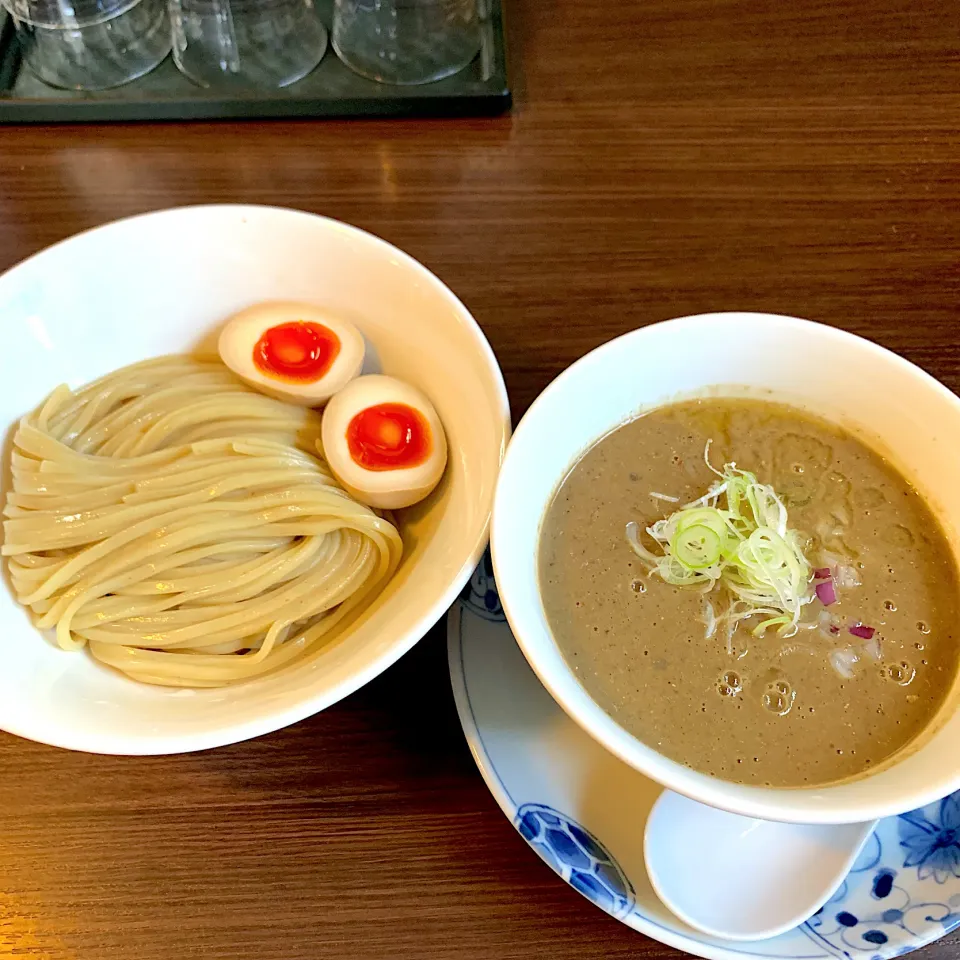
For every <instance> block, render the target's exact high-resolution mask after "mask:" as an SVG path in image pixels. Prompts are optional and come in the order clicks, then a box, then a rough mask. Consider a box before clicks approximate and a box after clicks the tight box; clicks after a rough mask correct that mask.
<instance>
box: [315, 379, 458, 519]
mask: <svg viewBox="0 0 960 960" xmlns="http://www.w3.org/2000/svg"><path fill="white" fill-rule="evenodd" d="M382 403H403V404H406V405H407V406H410V407H413V408H414V409H415V410H416V411H418V412H419V413H420V415H421V416H422V417H423V419H424V420H425V421H426V422H427V426H428V427H429V429H430V436H431V440H432V443H431V449H430V454H429V455H428V457H427V459H426V460H425V461H424V462H423V463H421V464H418V465H417V466H415V467H400V468H398V469H396V470H367V469H366V468H365V467H362V466H360V464H358V463H357V462H356V461H355V460H354V459H353V457H352V456H351V455H350V448H349V446H348V445H347V427H348V426H349V425H350V421H351V420H353V418H354V417H355V416H356V415H357V414H358V413H360V412H361V411H363V410H366V409H367V408H368V407H374V406H378V405H379V404H382ZM320 432H321V440H322V443H323V454H324V456H325V457H326V460H327V463H328V464H329V466H330V469H331V470H332V471H333V473H334V474H335V475H336V477H337V479H338V480H339V481H340V483H341V484H342V485H343V486H344V488H345V489H346V490H347V492H348V493H349V494H350V495H351V496H352V497H354V498H355V499H357V500H359V501H360V502H361V503H365V504H367V505H368V506H371V507H377V508H379V509H381V510H398V509H400V508H401V507H409V506H410V505H411V504H414V503H417V502H418V501H420V500H422V499H423V498H424V497H426V496H427V495H428V494H429V493H430V492H431V491H432V490H433V488H434V487H435V486H436V485H437V484H438V483H439V482H440V478H441V477H442V476H443V470H444V467H445V466H446V463H447V438H446V436H445V434H444V432H443V424H441V423H440V418H439V417H438V416H437V411H436V410H435V409H434V407H433V404H432V403H431V402H430V401H429V400H428V399H427V397H426V396H424V394H423V393H421V392H420V391H419V390H418V389H417V388H416V387H412V386H411V385H410V384H409V383H404V382H403V381H402V380H397V379H395V378H394V377H386V376H382V375H379V374H376V375H371V376H366V377H358V378H357V379H356V380H352V381H351V382H350V383H348V384H347V386H346V387H344V389H343V390H341V391H340V392H339V393H338V394H337V395H336V396H334V397H333V398H332V399H331V400H330V402H329V403H328V404H327V406H326V409H325V410H324V411H323V421H322V423H321V428H320Z"/></svg>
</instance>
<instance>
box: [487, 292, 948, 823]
mask: <svg viewBox="0 0 960 960" xmlns="http://www.w3.org/2000/svg"><path fill="white" fill-rule="evenodd" d="M743 319H749V320H751V321H757V320H761V321H764V322H772V323H777V324H780V325H781V328H782V329H784V330H790V331H792V332H794V333H797V332H799V333H800V335H805V334H809V333H810V332H816V333H818V334H820V335H822V336H825V337H827V338H832V339H833V340H834V342H836V343H838V344H842V345H845V346H848V347H849V346H855V347H856V348H857V349H860V350H866V351H867V352H868V353H871V354H872V355H873V356H874V357H875V358H876V359H877V360H879V361H880V362H882V363H885V364H892V365H894V366H897V367H899V368H900V369H901V370H902V371H904V372H905V373H908V374H909V375H910V376H911V377H913V378H915V379H916V380H917V381H918V382H919V383H921V384H922V385H923V387H924V388H925V389H927V390H930V391H931V392H933V393H934V394H935V395H936V396H938V397H939V398H940V400H941V401H943V402H945V403H949V404H951V405H953V406H954V407H956V408H957V409H960V397H958V396H957V395H956V394H954V393H953V392H952V391H951V390H949V389H948V388H947V387H946V386H945V385H944V384H942V383H941V382H940V381H939V380H937V379H936V378H935V377H933V376H932V375H931V374H929V373H927V371H925V370H923V369H922V368H921V367H919V366H917V365H916V364H914V363H912V362H910V361H909V360H907V359H906V358H905V357H902V356H900V355H899V354H898V353H895V352H894V351H892V350H889V349H887V348H886V347H883V346H881V345H880V344H878V343H875V342H874V341H872V340H869V339H867V338H866V337H862V336H860V335H858V334H855V333H851V332H850V331H847V330H844V329H842V328H839V327H834V326H831V325H829V324H824V323H818V322H816V321H813V320H805V319H802V318H800V317H793V316H788V315H782V314H772V313H762V312H757V311H737V310H731V311H720V312H716V313H700V314H691V315H689V316H684V317H676V318H673V319H667V320H660V321H656V322H654V323H650V324H646V325H644V326H642V327H638V328H636V329H634V330H630V331H628V332H627V333H624V334H621V335H620V336H617V337H615V338H614V339H612V340H608V341H606V342H605V343H602V344H600V345H599V346H597V347H595V348H594V349H593V350H590V351H589V352H588V353H586V354H584V355H583V356H581V357H580V358H578V359H577V360H576V361H574V362H573V363H572V364H570V366H568V367H566V368H565V369H564V370H563V371H561V373H559V374H558V375H557V377H556V378H554V380H552V381H551V382H550V383H549V384H548V385H547V386H546V387H545V388H544V389H543V391H542V392H541V393H540V394H539V395H538V396H537V397H536V399H535V400H534V401H533V403H532V404H531V405H530V406H529V407H528V408H527V410H526V412H525V413H524V415H523V417H522V418H521V420H520V422H519V423H518V424H517V426H516V428H515V430H514V433H513V437H512V439H511V441H510V445H509V447H508V449H507V455H506V457H505V458H504V461H503V463H502V464H501V469H500V475H499V477H498V479H497V488H496V491H495V492H494V501H493V516H492V520H491V528H490V529H491V542H490V547H491V550H490V552H491V559H492V562H493V569H494V577H495V579H496V582H497V590H498V594H499V596H500V602H501V605H502V607H503V611H504V614H505V615H506V618H507V622H508V623H509V624H510V628H511V630H512V631H513V634H514V637H515V638H516V640H517V644H518V646H519V647H520V649H521V650H522V651H523V654H524V657H525V658H526V659H527V662H528V663H529V664H530V667H531V668H532V669H533V671H534V673H535V674H536V675H537V677H538V679H539V680H540V682H541V683H542V684H543V685H544V687H545V688H546V689H547V691H548V692H549V693H550V695H551V696H552V697H553V698H554V700H555V701H556V702H557V703H558V704H559V705H560V707H561V708H562V709H563V710H564V712H565V713H567V715H568V716H569V717H570V718H571V719H572V720H574V722H576V723H577V724H578V725H579V726H580V727H581V728H582V729H583V730H584V731H585V732H586V733H587V734H589V735H590V736H591V737H592V738H593V739H594V740H596V741H597V742H598V743H600V744H601V745H602V746H603V747H604V748H605V749H606V750H608V751H610V752H611V753H612V754H614V755H615V756H616V757H618V758H619V759H620V760H622V761H623V762H624V763H627V764H628V765H629V766H631V767H633V768H634V769H635V770H638V771H639V772H640V773H642V774H643V775H644V776H647V777H649V778H650V779H652V780H655V781H657V782H658V783H659V784H661V785H662V786H663V787H664V788H665V789H669V790H673V791H675V792H676V793H680V794H682V795H684V796H686V797H688V798H689V799H691V800H696V801H699V802H701V803H704V804H707V805H708V806H712V807H716V808H718V809H721V810H725V811H727V812H729V813H734V814H740V815H742V816H746V817H754V818H757V819H766V820H779V821H784V822H792V823H810V824H841V823H853V822H859V821H868V820H876V819H882V818H884V817H888V816H895V815H898V814H901V813H904V812H906V811H909V810H914V809H918V808H920V807H923V806H926V805H927V804H929V803H933V802H935V801H936V800H939V799H940V798H942V797H944V796H948V795H949V794H951V793H954V792H955V791H957V790H958V789H960V763H958V764H957V766H956V768H955V769H954V770H953V771H952V772H949V771H948V772H946V773H945V774H944V775H943V776H942V777H938V778H937V779H936V780H934V781H932V782H930V783H924V784H918V785H914V786H912V788H911V789H909V790H901V791H898V792H896V793H895V794H889V795H885V796H881V797H879V798H877V799H872V800H868V801H864V800H855V799H850V798H844V799H842V800H840V801H837V800H832V801H830V802H829V803H823V804H821V805H819V806H815V805H811V804H809V802H808V800H809V799H810V798H812V797H814V796H817V797H818V798H820V797H822V795H823V794H824V793H827V792H829V791H831V790H832V789H835V788H838V787H840V786H841V784H836V785H834V784H827V785H825V786H821V787H809V788H776V787H761V786H752V785H741V784H736V783H734V782H733V781H726V780H721V779H719V778H713V777H710V776H708V775H707V774H703V773H701V772H700V771H698V770H694V769H693V768H689V767H686V766H684V765H682V764H680V763H678V762H676V761H671V760H670V758H668V757H666V756H665V755H664V754H662V753H659V752H658V751H656V750H655V749H654V748H652V747H649V746H647V745H646V744H644V743H643V742H642V741H641V740H640V739H639V738H637V737H634V736H633V735H632V734H630V733H628V732H627V731H626V730H625V729H624V728H623V727H621V726H619V724H617V723H616V721H615V720H613V718H612V717H610V715H609V714H607V713H606V711H604V710H603V708H602V707H600V706H599V704H597V703H596V701H594V700H593V698H592V697H591V696H590V694H589V693H587V691H586V689H585V688H584V687H583V686H582V684H580V682H579V681H578V680H577V678H576V676H575V674H574V673H573V671H572V670H570V669H569V668H568V667H566V666H565V665H564V667H563V671H564V672H565V675H564V676H563V677H562V679H561V677H560V676H559V674H560V673H561V671H552V670H551V669H550V668H549V667H548V666H547V665H546V664H544V663H543V662H542V661H541V660H540V659H539V656H538V645H537V642H536V641H534V640H532V639H531V636H530V633H529V632H528V629H530V630H531V632H532V630H533V629H535V628H533V625H532V624H531V623H530V617H529V615H527V614H524V613H523V612H522V611H521V610H520V609H519V607H518V605H515V603H514V599H515V598H514V595H513V584H512V581H511V577H510V575H509V574H508V573H507V572H506V570H505V569H504V567H505V563H504V560H503V557H502V556H501V555H500V554H499V550H498V541H499V539H500V537H499V535H498V530H499V529H500V528H501V527H502V526H506V524H507V520H506V517H505V514H506V513H507V512H508V510H509V508H508V507H507V506H506V505H505V504H506V502H507V498H508V497H509V493H508V488H507V484H508V483H509V482H510V481H511V479H512V475H513V472H514V470H513V467H512V463H513V460H514V459H515V458H516V457H517V456H518V454H517V450H519V449H520V448H521V446H522V445H523V444H524V443H525V438H526V437H527V435H528V433H530V432H531V431H533V430H534V429H537V426H538V425H537V424H535V422H534V421H535V420H536V418H537V417H538V415H539V410H540V409H542V408H543V406H545V404H546V402H547V400H548V399H551V398H552V397H553V396H554V395H555V394H558V393H562V392H566V391H567V390H568V386H567V384H568V383H572V382H575V379H576V377H577V376H578V374H579V372H580V371H581V370H582V369H583V368H584V367H586V366H588V365H592V364H596V363H598V362H601V361H602V360H603V359H604V358H605V357H606V356H607V355H608V354H614V353H616V352H618V351H620V350H622V349H623V346H624V343H625V342H628V341H630V342H632V341H634V340H642V339H643V338H644V337H645V336H647V335H649V331H654V330H656V331H658V332H662V331H663V329H664V328H665V327H671V328H673V329H674V330H675V331H676V332H677V334H678V335H681V334H684V335H686V336H689V335H690V333H691V331H695V330H696V329H697V328H700V327H702V326H703V325H704V324H706V323H711V322H715V321H718V320H722V321H726V322H735V321H739V320H743ZM622 422H623V421H622V420H618V421H616V422H611V423H610V424H609V426H608V427H607V429H606V430H605V431H603V432H601V433H600V434H598V435H597V436H596V437H595V438H593V441H591V442H596V441H597V440H599V439H600V438H601V437H602V436H604V434H605V433H606V432H608V431H609V430H611V429H615V428H616V427H617V426H618V425H619V424H620V423H622ZM588 447H589V444H588V445H587V447H585V448H584V449H586V448H588ZM569 466H570V464H567V465H566V468H569ZM561 479H562V476H558V477H556V478H555V482H554V484H553V485H552V486H551V488H550V490H551V494H550V496H552V495H553V492H554V491H556V489H557V485H558V484H559V482H560V481H561ZM548 503H549V498H548V500H547V501H545V502H544V503H543V504H541V508H540V514H539V518H540V519H542V517H543V512H544V511H545V510H546V507H547V505H548ZM537 595H538V597H539V588H538V589H537ZM536 632H537V633H538V634H539V633H540V632H541V631H539V630H537V631H536ZM543 632H544V633H545V634H546V636H545V637H544V638H543V639H544V640H545V641H546V643H548V644H549V645H551V646H553V647H554V649H556V644H555V642H554V641H553V638H552V636H551V635H550V634H549V631H543ZM570 680H572V681H573V687H574V689H579V691H580V692H581V696H582V697H583V698H584V699H585V701H586V702H588V703H590V704H592V706H593V707H594V708H596V712H597V713H598V714H602V715H603V716H604V717H605V718H606V720H609V721H611V722H610V723H609V725H607V724H606V723H603V722H602V721H601V722H595V720H594V718H593V717H591V716H590V715H589V714H585V713H583V712H581V710H580V709H579V708H578V706H577V704H576V703H571V702H570V701H569V700H568V699H567V698H566V696H565V695H564V687H565V685H566V684H565V683H564V682H563V681H567V682H569V681H570ZM957 712H960V703H958V704H957V705H956V707H955V708H954V714H953V715H956V713H957ZM886 769H890V768H886ZM883 772H884V770H883V769H881V770H878V771H877V772H876V773H868V774H866V775H864V776H862V777H858V778H857V779H856V782H857V783H860V782H864V781H866V780H869V779H871V778H873V777H875V776H879V775H882V774H883ZM730 787H734V788H737V789H738V790H740V791H742V792H743V793H744V794H746V796H740V797H735V798H731V797H730V796H728V795H727V793H726V790H728V789H729V788H730ZM772 795H777V797H778V801H777V803H776V805H775V806H772V805H770V803H769V799H770V798H771V797H772ZM764 797H766V798H767V801H765V800H764ZM788 797H789V799H787V798H788ZM805 797H806V798H807V799H805Z"/></svg>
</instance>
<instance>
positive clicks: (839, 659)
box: [830, 647, 860, 680]
mask: <svg viewBox="0 0 960 960" xmlns="http://www.w3.org/2000/svg"><path fill="white" fill-rule="evenodd" d="M859 662H860V658H859V657H858V656H857V653H856V651H855V650H854V649H853V648H852V647H840V648H839V649H838V650H831V651H830V663H831V665H832V666H833V669H834V670H836V671H837V673H839V674H840V676H841V677H843V678H844V680H850V679H851V678H852V677H853V674H854V668H855V667H856V665H857V664H858V663H859Z"/></svg>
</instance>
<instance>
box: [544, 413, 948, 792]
mask: <svg viewBox="0 0 960 960" xmlns="http://www.w3.org/2000/svg"><path fill="white" fill-rule="evenodd" d="M708 440H710V441H712V444H711V448H710V460H711V463H712V464H714V465H715V466H716V465H722V464H723V463H725V462H729V461H735V462H736V464H737V466H738V467H740V468H741V469H744V470H750V471H752V472H753V473H755V474H756V475H757V480H758V482H760V483H766V484H770V485H772V486H773V487H774V489H775V490H776V492H777V493H778V494H779V495H780V498H781V499H782V501H783V503H784V504H785V506H786V507H787V511H788V517H789V520H788V523H789V526H790V527H791V528H794V529H796V530H797V531H798V532H799V533H800V538H799V540H798V543H802V545H803V553H804V555H805V557H806V558H807V559H808V560H809V561H810V565H811V568H818V567H826V566H827V565H828V564H829V565H830V569H831V576H832V578H833V579H832V580H831V583H833V584H834V585H835V593H836V596H837V599H836V600H835V601H833V602H830V600H831V598H830V597H829V596H827V597H826V599H827V605H826V606H824V604H823V603H822V602H821V599H820V598H819V597H818V598H817V599H814V600H812V602H810V603H809V604H808V605H807V606H805V607H804V608H803V614H802V624H801V629H799V630H797V631H796V633H795V634H794V635H793V636H789V637H787V636H781V635H779V634H778V632H777V630H776V629H768V630H766V632H765V633H764V634H763V635H762V636H760V637H755V636H753V634H752V628H753V627H754V626H756V624H757V623H758V622H759V620H762V619H763V618H762V617H758V618H752V619H750V620H745V621H742V622H741V623H740V624H739V625H738V626H737V630H736V633H734V635H733V638H732V641H731V647H732V652H728V643H727V641H726V640H725V639H724V638H722V637H721V636H720V635H719V634H714V635H713V636H711V637H707V636H706V633H707V632H708V629H709V624H708V620H709V618H708V617H706V616H705V613H704V594H703V593H702V592H701V591H700V590H699V589H698V588H696V587H690V586H675V585H672V584H670V583H666V582H664V580H663V579H661V577H659V576H658V575H657V574H656V573H655V572H654V573H649V571H648V568H647V566H645V564H644V563H643V562H642V561H641V559H640V558H639V557H638V556H637V554H636V553H635V552H634V551H633V549H632V548H631V546H630V544H629V542H628V540H627V537H626V535H625V529H626V525H627V523H628V522H629V521H636V522H637V523H639V525H640V529H641V530H643V529H644V528H646V527H648V526H650V525H651V524H652V523H654V522H655V521H657V520H659V519H661V518H664V517H667V516H669V515H670V514H671V513H672V512H673V511H675V510H677V509H679V508H680V507H682V506H683V505H685V504H687V503H688V502H689V501H692V500H694V499H696V498H698V497H700V496H701V495H702V494H704V492H705V491H706V490H707V489H708V488H709V487H710V485H711V483H713V482H714V481H716V479H717V477H716V475H715V474H713V473H712V472H711V471H710V469H709V468H708V467H707V464H706V463H705V461H704V447H705V445H706V442H707V441H708ZM651 493H659V494H663V495H666V496H668V497H676V498H678V499H677V502H676V503H675V502H673V501H672V500H671V501H666V500H663V499H657V498H654V497H651V496H650V494H651ZM642 540H643V541H644V543H645V545H647V546H648V547H649V546H650V545H651V544H652V541H650V540H648V539H647V534H643V536H642ZM539 566H540V589H541V593H542V597H543V603H544V607H545V609H546V613H547V618H548V620H549V623H550V627H551V629H552V631H553V633H554V636H555V637H556V640H557V643H558V644H559V646H560V649H561V651H562V652H563V655H564V657H565V658H566V660H567V662H568V663H569V664H570V666H571V667H572V668H573V670H574V671H575V673H576V674H577V676H578V678H579V679H580V682H581V683H582V684H583V686H584V688H585V689H586V690H587V692H588V693H589V694H590V695H591V696H592V697H593V698H594V699H595V700H596V701H597V703H599V704H600V705H601V706H602V707H603V708H604V709H605V710H606V711H607V712H609V713H610V714H611V715H612V716H613V717H614V718H615V719H616V720H617V722H618V723H620V724H621V725H622V726H623V727H624V728H625V729H626V730H628V731H629V732H630V733H632V734H634V735H635V736H637V737H639V738H640V739H641V740H643V741H644V742H645V743H647V744H649V745H650V746H652V747H654V748H655V749H657V750H659V751H660V752H661V753H663V754H665V755H666V756H668V757H671V758H672V759H674V760H678V761H680V762H682V763H685V764H687V765H689V766H690V767H693V768H694V769H696V770H700V771H702V772H705V773H710V774H713V775H715V776H717V777H722V778H724V779H727V780H734V781H738V782H741V783H750V784H766V785H771V786H776V787H789V786H814V785H820V784H825V783H829V782H833V781H837V780H841V779H846V778H850V777H855V776H858V775H862V774H864V773H867V772H869V771H870V769H871V768H875V767H876V766H877V765H879V764H881V763H882V762H883V761H884V760H886V759H887V758H889V757H891V756H892V755H893V754H895V753H896V752H897V751H899V750H901V749H903V748H904V747H905V746H906V745H907V744H908V743H910V741H911V740H913V739H914V738H915V737H916V736H917V735H918V734H919V733H920V732H921V731H922V730H923V729H924V727H926V726H927V725H928V724H929V723H930V721H931V720H932V719H933V717H934V715H935V714H936V713H937V711H938V709H939V707H940V706H941V705H942V704H943V702H944V699H945V698H946V697H947V695H948V693H949V692H950V690H951V687H952V686H953V681H954V678H955V676H956V673H957V667H958V651H960V645H958V639H960V637H958V627H957V624H958V614H960V609H958V607H960V600H958V598H960V589H958V576H957V570H956V566H955V563H954V560H953V556H952V554H951V552H950V549H949V546H948V544H947V542H946V539H945V536H944V534H943V532H942V530H941V529H940V526H939V524H938V523H937V521H936V519H935V518H934V516H933V515H932V513H931V512H930V510H929V508H928V507H927V506H926V504H925V503H924V502H923V500H922V499H921V498H920V496H919V495H918V494H917V492H916V491H915V490H914V489H913V487H911V485H910V484H909V483H908V482H907V481H906V480H905V479H904V478H903V477H901V476H900V475H899V474H898V473H897V472H896V471H895V470H894V469H893V468H892V467H891V466H890V465H889V464H887V463H886V462H885V461H884V460H883V459H882V458H881V457H880V456H879V455H877V454H876V453H874V452H873V451H872V450H870V449H869V448H868V447H867V446H865V445H864V444H863V443H862V442H861V441H860V440H858V439H857V438H856V437H854V436H852V435H851V434H848V433H845V432H842V431H840V430H838V429H836V428H834V427H832V426H830V425H828V424H826V423H824V422H821V421H819V420H817V419H813V418H811V417H809V416H807V415H805V414H803V413H801V412H799V411H796V410H793V409H791V408H788V407H785V406H782V405H779V404H775V403H771V402H767V401H755V400H721V399H710V400H702V401H696V402H688V403H682V404H677V405H674V406H670V407H665V408H661V409H659V410H656V411H654V412H652V413H650V414H647V415H645V416H642V417H639V418H637V419H636V420H633V421H631V422H630V423H627V424H626V425H624V426H622V427H620V428H619V429H617V430H615V431H614V432H613V433H611V434H609V435H608V436H606V437H604V438H603V439H602V440H600V441H599V442H598V443H597V444H596V445H595V446H594V447H593V448H592V449H590V450H589V451H588V452H587V453H586V454H585V455H584V456H583V457H582V459H581V460H580V461H579V462H578V463H577V464H576V465H575V466H574V467H573V468H572V470H571V472H570V474H569V475H568V476H567V478H566V479H565V480H564V481H563V484H562V485H561V486H560V488H559V490H558V491H557V493H556V495H555V497H554V499H553V502H552V503H551V504H550V506H549V508H548V510H547V513H546V516H545V518H544V522H543V527H542V531H541V541H540V557H539ZM821 576H822V574H821ZM804 582H806V581H804ZM811 589H812V586H811ZM711 596H712V594H711ZM705 622H707V626H705ZM808 624H809V625H808ZM858 625H860V626H858ZM851 626H852V627H853V628H854V629H855V630H856V631H857V633H851V632H850V627H851ZM869 627H873V628H874V631H875V633H874V635H873V637H872V638H871V639H870V640H867V639H866V638H865V637H864V636H863V634H867V633H869V632H870V631H869V629H868V628H869ZM858 634H859V635H858ZM838 650H839V651H842V652H841V654H840V655H839V657H840V658H839V661H838V659H837V651H838Z"/></svg>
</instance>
